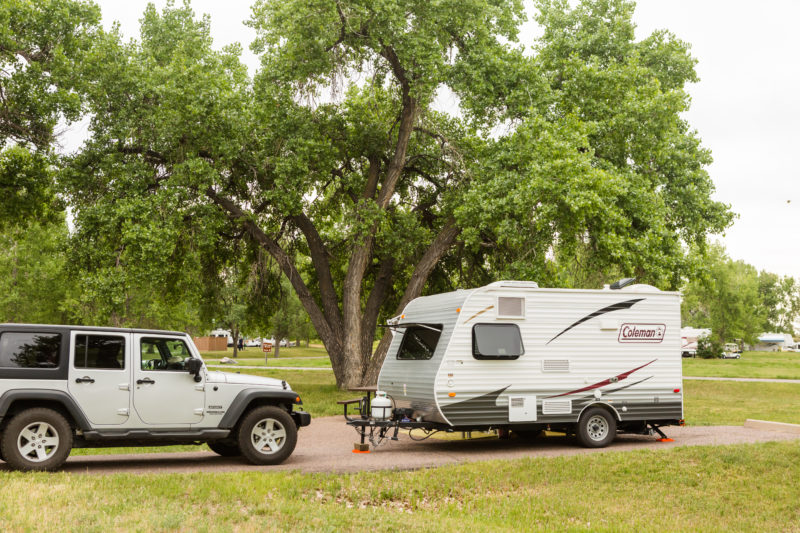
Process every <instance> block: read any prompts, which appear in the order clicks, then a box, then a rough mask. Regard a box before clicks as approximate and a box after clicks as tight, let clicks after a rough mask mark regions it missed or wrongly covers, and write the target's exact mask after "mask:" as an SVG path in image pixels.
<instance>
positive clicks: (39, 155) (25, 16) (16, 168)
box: [0, 0, 100, 229]
mask: <svg viewBox="0 0 800 533" xmlns="http://www.w3.org/2000/svg"><path fill="white" fill-rule="evenodd" d="M99 19H100V10H99V8H98V7H97V6H96V5H94V4H93V3H91V2H85V1H82V0H36V1H33V0H3V2H2V3H0V72H2V75H0V102H2V105H1V106H0V196H1V197H2V198H3V201H2V204H0V229H2V228H3V226H6V225H14V224H21V223H24V222H25V221H27V220H39V221H42V222H45V221H48V222H55V221H57V220H58V218H59V215H58V213H59V212H61V211H62V210H63V209H64V206H63V204H62V202H61V201H60V200H59V199H58V198H57V197H56V196H55V188H54V182H53V169H52V165H53V163H54V160H53V157H52V148H53V143H54V141H55V137H56V136H55V134H54V128H55V126H56V124H57V123H58V121H59V120H64V121H65V122H67V123H69V122H71V121H74V120H77V119H78V118H79V117H80V116H81V113H82V110H83V105H82V104H83V100H82V95H83V89H84V88H85V86H84V79H83V77H82V76H81V75H80V74H79V73H78V67H79V65H80V63H81V62H82V61H83V60H84V59H85V57H86V54H87V51H88V49H89V48H90V46H91V44H92V42H93V39H94V35H95V32H96V31H97V26H98V23H99Z"/></svg>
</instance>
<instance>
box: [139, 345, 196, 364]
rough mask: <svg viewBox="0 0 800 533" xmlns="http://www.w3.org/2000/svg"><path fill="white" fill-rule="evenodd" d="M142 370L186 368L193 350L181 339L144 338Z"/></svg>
mask: <svg viewBox="0 0 800 533" xmlns="http://www.w3.org/2000/svg"><path fill="white" fill-rule="evenodd" d="M141 348H142V351H141V355H142V370H186V360H187V359H190V358H191V357H192V352H190V351H189V347H188V346H186V343H185V342H183V341H182V340H180V339H158V338H143V339H142V346H141Z"/></svg>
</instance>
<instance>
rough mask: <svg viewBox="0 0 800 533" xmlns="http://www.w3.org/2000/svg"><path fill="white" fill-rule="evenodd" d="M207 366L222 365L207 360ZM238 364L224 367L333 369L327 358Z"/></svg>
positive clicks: (272, 359) (284, 359) (290, 358)
mask: <svg viewBox="0 0 800 533" xmlns="http://www.w3.org/2000/svg"><path fill="white" fill-rule="evenodd" d="M205 362H206V364H209V365H218V364H220V361H219V359H205ZM236 362H237V363H239V364H238V365H224V366H225V367H227V368H230V369H232V370H234V371H235V370H236V367H237V366H263V367H264V368H269V367H271V366H272V367H276V366H299V367H309V368H331V360H330V359H328V358H327V357H326V358H324V359H323V358H316V357H287V358H283V357H280V358H278V359H274V358H271V357H270V359H269V362H268V363H267V364H266V365H264V359H263V358H262V359H244V358H240V359H236ZM214 370H224V369H222V368H214Z"/></svg>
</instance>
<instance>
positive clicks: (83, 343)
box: [73, 335, 125, 370]
mask: <svg viewBox="0 0 800 533" xmlns="http://www.w3.org/2000/svg"><path fill="white" fill-rule="evenodd" d="M73 360H74V362H75V368H98V369H105V370H119V369H123V368H125V338H124V337H119V336H112V335H77V336H76V337H75V351H74V354H73Z"/></svg>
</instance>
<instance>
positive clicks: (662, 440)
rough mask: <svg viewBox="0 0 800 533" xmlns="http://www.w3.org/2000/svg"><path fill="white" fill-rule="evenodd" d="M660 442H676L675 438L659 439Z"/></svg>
mask: <svg viewBox="0 0 800 533" xmlns="http://www.w3.org/2000/svg"><path fill="white" fill-rule="evenodd" d="M658 442H675V439H658Z"/></svg>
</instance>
